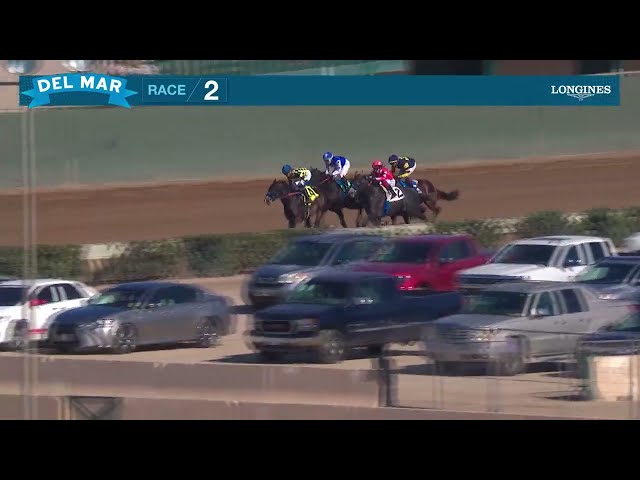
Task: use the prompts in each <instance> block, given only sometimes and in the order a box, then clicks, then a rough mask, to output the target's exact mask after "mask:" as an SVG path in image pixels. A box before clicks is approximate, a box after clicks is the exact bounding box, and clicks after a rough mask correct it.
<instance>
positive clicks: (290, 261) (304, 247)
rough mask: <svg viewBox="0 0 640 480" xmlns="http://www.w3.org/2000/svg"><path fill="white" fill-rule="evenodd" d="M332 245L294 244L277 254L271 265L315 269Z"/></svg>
mask: <svg viewBox="0 0 640 480" xmlns="http://www.w3.org/2000/svg"><path fill="white" fill-rule="evenodd" d="M331 245H332V244H331V243H328V242H314V241H299V242H293V243H290V244H289V245H287V246H286V247H285V248H284V249H282V250H281V251H280V252H279V253H277V254H276V255H275V257H273V258H272V259H271V261H270V262H269V263H271V264H275V265H304V266H305V267H313V266H316V265H319V264H320V262H322V259H323V258H324V257H325V255H326V254H327V252H328V251H329V249H330V248H331Z"/></svg>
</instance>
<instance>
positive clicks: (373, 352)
mask: <svg viewBox="0 0 640 480" xmlns="http://www.w3.org/2000/svg"><path fill="white" fill-rule="evenodd" d="M383 350H384V345H372V346H370V347H367V353H368V354H369V355H370V356H372V357H379V356H380V355H382V352H383Z"/></svg>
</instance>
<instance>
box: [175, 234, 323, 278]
mask: <svg viewBox="0 0 640 480" xmlns="http://www.w3.org/2000/svg"><path fill="white" fill-rule="evenodd" d="M317 233H321V230H313V229H301V228H300V229H287V230H277V231H273V232H264V233H237V234H228V235H199V236H193V237H186V238H185V239H184V240H183V242H184V246H185V253H186V261H187V265H188V267H189V269H190V270H191V272H192V273H193V274H194V275H196V276H220V275H233V274H236V273H240V272H243V271H247V270H250V269H253V268H256V267H258V266H259V265H261V264H263V263H265V262H266V261H267V260H268V259H269V258H270V257H272V256H273V255H274V254H275V252H277V251H278V250H280V249H281V248H283V247H284V246H285V245H286V244H287V243H288V242H289V241H290V240H292V239H293V238H295V237H299V236H302V235H315V234H317Z"/></svg>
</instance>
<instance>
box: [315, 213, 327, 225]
mask: <svg viewBox="0 0 640 480" xmlns="http://www.w3.org/2000/svg"><path fill="white" fill-rule="evenodd" d="M326 213H327V211H326V210H321V209H317V210H316V220H315V222H313V228H320V222H322V219H323V218H324V216H325V214H326Z"/></svg>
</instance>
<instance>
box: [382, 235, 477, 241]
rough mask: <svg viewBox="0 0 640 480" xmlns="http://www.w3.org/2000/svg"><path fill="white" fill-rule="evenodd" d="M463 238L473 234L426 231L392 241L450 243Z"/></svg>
mask: <svg viewBox="0 0 640 480" xmlns="http://www.w3.org/2000/svg"><path fill="white" fill-rule="evenodd" d="M463 238H471V235H469V234H467V233H448V234H444V233H425V234H420V235H407V236H403V237H396V238H394V239H393V240H392V241H394V242H409V243H448V242H451V241H453V240H460V239H463Z"/></svg>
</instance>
